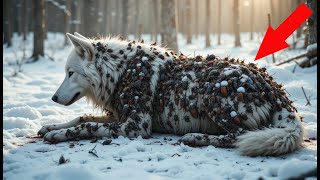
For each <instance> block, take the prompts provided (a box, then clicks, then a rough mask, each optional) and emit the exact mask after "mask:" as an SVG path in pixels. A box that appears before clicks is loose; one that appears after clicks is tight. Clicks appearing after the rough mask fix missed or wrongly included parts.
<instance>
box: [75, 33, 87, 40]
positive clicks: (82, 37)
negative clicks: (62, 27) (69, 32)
mask: <svg viewBox="0 0 320 180" xmlns="http://www.w3.org/2000/svg"><path fill="white" fill-rule="evenodd" d="M74 35H75V36H77V37H78V38H81V39H84V40H89V39H88V38H86V37H84V36H82V35H81V34H79V33H77V32H74Z"/></svg>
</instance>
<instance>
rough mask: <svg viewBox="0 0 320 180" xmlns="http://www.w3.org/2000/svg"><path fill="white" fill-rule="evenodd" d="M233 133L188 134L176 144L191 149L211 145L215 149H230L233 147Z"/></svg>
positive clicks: (234, 135)
mask: <svg viewBox="0 0 320 180" xmlns="http://www.w3.org/2000/svg"><path fill="white" fill-rule="evenodd" d="M236 135H237V134H235V133H232V134H227V135H208V134H201V133H188V134H186V135H184V136H182V137H181V138H180V139H179V140H178V142H179V143H183V144H185V145H188V146H191V147H197V146H208V145H212V146H215V147H222V148H231V147H234V145H233V144H234V142H235V138H236Z"/></svg>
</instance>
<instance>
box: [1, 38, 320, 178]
mask: <svg viewBox="0 0 320 180" xmlns="http://www.w3.org/2000/svg"><path fill="white" fill-rule="evenodd" d="M143 37H144V38H145V42H146V43H147V42H150V39H148V38H150V36H149V35H143ZM129 38H131V39H132V36H129ZM241 38H242V42H241V43H242V47H233V43H232V42H233V40H234V38H233V36H231V35H228V34H222V37H221V39H222V45H219V46H218V45H216V44H217V42H216V39H217V37H216V36H213V35H212V36H211V40H212V42H211V44H212V45H213V46H212V47H209V48H205V47H204V45H205V43H204V42H205V38H204V36H199V38H197V39H196V38H193V39H192V42H193V43H192V44H186V39H184V38H183V36H182V35H181V34H179V35H178V40H179V42H178V43H179V47H180V49H179V51H181V52H183V53H184V54H188V52H190V53H192V54H193V52H195V54H196V55H197V54H201V55H207V54H214V55H215V56H219V57H226V56H229V57H235V58H240V59H244V60H245V62H247V63H248V62H253V63H257V65H258V66H259V67H266V69H267V71H268V73H269V74H273V77H274V79H275V80H276V81H277V82H278V83H279V84H283V85H284V87H285V89H286V91H288V93H289V94H290V95H288V96H289V98H290V99H291V100H293V101H294V105H295V107H296V108H297V109H298V112H299V114H300V115H301V116H303V117H304V123H305V127H306V131H307V133H308V135H307V140H308V141H306V142H305V143H304V145H305V148H302V149H300V150H297V151H295V152H293V153H291V154H287V155H283V156H278V157H254V158H253V157H246V156H242V155H240V154H239V152H238V151H237V150H236V149H228V148H226V149H223V148H216V147H213V146H207V147H201V148H193V147H189V146H187V145H184V144H181V145H176V144H175V143H176V142H177V140H178V139H179V137H180V136H176V135H170V134H152V138H150V139H142V138H141V137H138V138H136V139H133V140H130V139H129V138H125V137H122V136H120V137H119V138H117V139H112V142H111V143H110V144H109V145H102V143H103V142H104V141H105V140H106V139H101V140H98V141H97V142H96V143H90V140H81V141H71V142H63V143H58V144H52V145H50V144H48V143H45V142H43V141H42V139H38V138H32V137H33V136H35V135H36V134H37V132H38V130H39V129H40V128H41V127H42V125H46V124H54V123H63V122H67V121H70V120H72V119H74V118H75V117H77V116H81V115H83V114H93V115H100V114H99V112H97V111H96V110H94V108H93V107H92V106H90V105H88V104H87V103H86V100H85V99H81V100H79V101H78V102H76V103H74V104H72V105H71V106H62V105H59V104H56V103H54V102H53V101H52V100H51V97H52V95H53V94H54V92H55V91H56V90H57V88H58V87H59V85H60V83H61V82H62V81H63V79H64V76H65V72H64V65H65V62H66V57H67V56H68V54H69V53H70V51H71V49H72V47H71V46H67V47H63V44H64V35H63V34H59V33H48V40H46V42H45V48H46V53H47V54H49V55H53V56H52V57H53V58H54V61H51V60H49V59H48V58H45V57H44V58H40V60H39V61H38V62H36V63H33V64H23V65H22V72H18V74H17V75H15V76H13V74H14V71H15V69H16V68H17V66H16V65H15V62H16V60H17V59H21V57H22V56H23V51H22V48H21V47H22V46H23V44H24V43H22V40H21V39H22V38H21V37H17V36H16V34H14V38H13V40H12V43H13V47H10V48H7V47H5V46H4V47H3V83H4V84H3V91H4V92H3V176H4V178H3V179H7V180H11V179H26V180H29V179H47V180H53V179H66V180H67V179H80V180H81V179H97V180H100V179H133V180H135V179H249V180H251V179H258V178H259V177H262V178H263V179H267V180H268V179H283V178H286V177H289V176H290V177H294V176H296V175H300V174H301V173H305V172H307V171H309V170H312V169H313V168H314V167H316V160H317V76H316V74H317V66H314V67H310V68H306V69H302V68H300V67H296V70H295V72H294V73H292V70H293V69H294V67H295V63H294V62H292V63H287V64H284V65H281V66H272V64H271V62H272V59H271V56H270V57H269V56H268V57H266V58H263V59H261V60H259V61H253V60H254V57H255V54H256V53H257V50H258V48H259V43H258V40H257V39H255V40H254V41H249V34H248V33H243V34H242V36H241ZM256 38H257V37H256ZM290 39H291V38H289V39H288V43H290V42H289V41H290ZM32 42H33V36H32V34H30V35H29V36H28V38H27V42H26V46H25V47H26V57H30V56H31V54H32V47H33V45H32ZM298 45H299V44H298ZM303 51H304V50H303V49H296V50H284V51H280V52H277V53H275V58H276V60H279V61H281V60H283V59H287V58H288V57H291V56H294V55H297V54H301V53H302V52H303ZM134 70H135V69H134ZM134 70H133V71H134ZM228 70H231V69H226V70H225V71H224V73H226V71H228ZM242 79H246V80H247V81H250V80H248V79H249V77H245V76H244V75H243V78H242ZM215 86H216V87H217V88H218V87H220V83H217V84H216V85H215ZM302 86H303V87H304V90H305V92H306V94H307V96H308V97H309V96H310V97H311V98H310V103H311V106H305V104H306V99H305V97H304V95H303V92H302V90H301V87H302ZM239 89H240V87H239ZM240 91H242V90H240ZM309 138H311V139H309ZM71 144H73V145H72V146H71ZM95 145H96V148H95V150H96V152H97V155H98V157H95V156H93V155H92V154H90V153H88V152H89V151H90V150H92V148H94V146H95ZM61 155H63V156H64V158H65V159H69V160H70V161H69V162H67V163H65V164H61V165H58V161H59V158H60V156H61ZM310 179H312V178H310Z"/></svg>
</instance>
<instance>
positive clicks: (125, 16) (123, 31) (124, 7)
mask: <svg viewBox="0 0 320 180" xmlns="http://www.w3.org/2000/svg"><path fill="white" fill-rule="evenodd" d="M128 10H129V1H128V0H122V21H121V23H122V28H121V35H122V36H124V37H127V36H128Z"/></svg>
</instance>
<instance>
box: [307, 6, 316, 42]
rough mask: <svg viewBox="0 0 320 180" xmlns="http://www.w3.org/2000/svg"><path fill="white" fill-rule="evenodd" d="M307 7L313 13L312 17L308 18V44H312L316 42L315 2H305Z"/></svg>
mask: <svg viewBox="0 0 320 180" xmlns="http://www.w3.org/2000/svg"><path fill="white" fill-rule="evenodd" d="M307 6H308V7H309V8H310V9H311V11H312V12H313V13H312V15H311V16H310V17H309V18H308V20H307V24H308V36H309V38H308V39H309V40H308V44H309V45H310V44H313V43H316V42H317V1H315V0H307Z"/></svg>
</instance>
